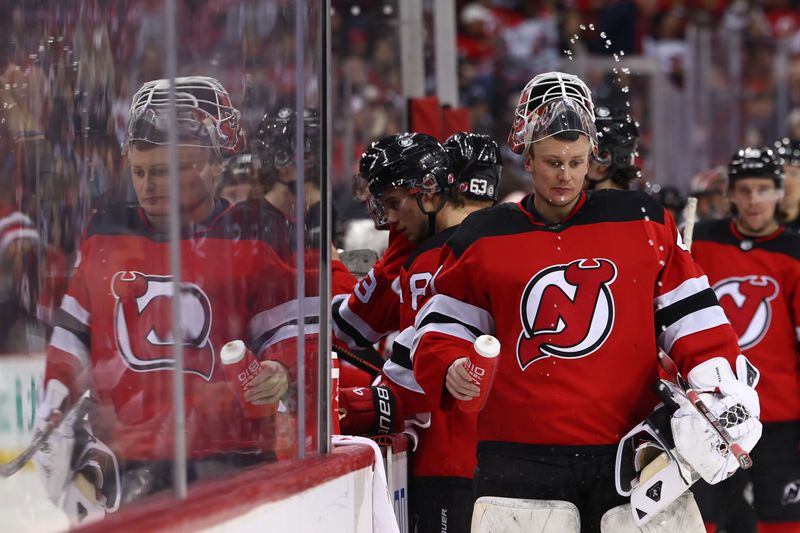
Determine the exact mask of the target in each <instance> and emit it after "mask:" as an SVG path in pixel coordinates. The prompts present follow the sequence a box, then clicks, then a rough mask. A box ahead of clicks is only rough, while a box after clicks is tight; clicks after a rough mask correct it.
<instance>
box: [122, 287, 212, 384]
mask: <svg viewBox="0 0 800 533" xmlns="http://www.w3.org/2000/svg"><path fill="white" fill-rule="evenodd" d="M111 292H112V294H113V295H114V298H116V300H117V303H116V305H115V307H114V333H115V335H116V341H117V347H118V348H119V351H120V353H121V354H122V357H123V359H124V360H125V363H126V364H127V365H128V366H129V367H130V368H132V369H133V370H136V371H137V372H148V371H154V370H165V369H170V368H174V366H175V359H174V355H173V351H174V344H175V341H174V339H173V336H172V322H171V320H170V317H171V316H172V308H171V306H172V303H171V298H170V296H172V293H173V285H172V277H170V276H149V275H146V274H142V273H141V272H117V273H116V274H115V275H114V277H113V278H112V280H111ZM180 305H181V322H182V323H183V339H182V342H183V359H184V365H183V366H184V372H186V373H189V374H197V375H198V376H201V377H203V378H204V379H206V380H210V379H211V375H212V374H213V373H214V347H213V346H212V344H211V342H210V341H209V338H208V334H209V331H210V330H211V304H210V302H209V300H208V296H206V294H205V292H203V290H202V289H201V288H200V287H198V286H197V285H195V284H194V283H181V288H180Z"/></svg>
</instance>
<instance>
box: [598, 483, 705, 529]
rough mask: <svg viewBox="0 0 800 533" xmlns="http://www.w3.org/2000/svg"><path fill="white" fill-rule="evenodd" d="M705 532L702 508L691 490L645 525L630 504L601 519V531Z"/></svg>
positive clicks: (611, 511)
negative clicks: (639, 522) (633, 511)
mask: <svg viewBox="0 0 800 533" xmlns="http://www.w3.org/2000/svg"><path fill="white" fill-rule="evenodd" d="M675 531H680V532H682V533H705V531H706V529H705V526H703V518H702V516H701V515H700V509H698V508H697V503H696V502H695V501H694V496H692V493H691V492H685V493H684V494H683V495H681V496H680V497H679V498H678V499H677V500H675V501H673V502H672V503H671V504H670V505H669V506H667V507H666V508H665V509H664V510H663V511H661V512H660V513H659V514H658V515H656V516H655V517H653V519H652V520H651V521H650V522H648V523H647V524H644V525H641V526H640V525H637V524H636V522H634V520H633V515H632V514H631V506H630V505H629V504H625V505H620V506H619V507H614V508H613V509H610V510H608V511H607V512H606V513H605V514H604V515H603V518H602V519H601V520H600V532H601V533H639V532H643V533H674V532H675Z"/></svg>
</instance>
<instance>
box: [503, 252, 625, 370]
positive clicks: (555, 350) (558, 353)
mask: <svg viewBox="0 0 800 533" xmlns="http://www.w3.org/2000/svg"><path fill="white" fill-rule="evenodd" d="M616 277H617V267H616V265H614V263H612V262H611V261H609V260H608V259H579V260H577V261H573V262H572V263H570V264H568V265H555V266H552V267H548V268H546V269H544V270H542V271H541V272H539V273H537V274H536V275H535V276H534V277H533V279H531V280H530V281H529V282H528V285H527V286H526V287H525V292H524V293H523V295H522V302H521V306H520V312H521V315H520V316H521V319H522V328H523V331H522V333H520V336H519V341H518V342H517V360H518V361H519V366H520V367H521V368H522V369H523V370H525V369H526V368H527V367H528V365H530V364H531V363H533V362H534V361H536V360H537V359H542V358H544V357H551V356H552V357H562V358H567V359H569V358H577V357H584V356H587V355H589V354H590V353H592V352H594V351H595V350H597V349H598V348H599V347H600V345H602V344H603V342H605V340H606V339H607V338H608V335H609V333H611V327H612V326H613V324H614V298H613V297H612V295H611V290H610V289H609V286H610V285H611V283H613V282H614V280H615V279H616Z"/></svg>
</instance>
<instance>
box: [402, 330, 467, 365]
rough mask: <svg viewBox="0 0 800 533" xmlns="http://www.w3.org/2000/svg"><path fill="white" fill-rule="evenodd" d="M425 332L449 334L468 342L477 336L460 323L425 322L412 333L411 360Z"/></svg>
mask: <svg viewBox="0 0 800 533" xmlns="http://www.w3.org/2000/svg"><path fill="white" fill-rule="evenodd" d="M426 333H443V334H445V335H450V336H451V337H456V338H458V339H461V340H465V341H467V342H469V343H473V342H475V339H477V338H478V337H477V335H475V334H474V333H473V332H472V331H471V330H470V329H469V328H467V327H464V326H463V325H462V324H457V323H448V324H427V325H426V326H424V327H423V328H422V329H418V330H417V332H416V334H415V335H414V341H413V342H412V343H411V361H414V356H415V355H416V351H417V347H418V346H419V343H420V341H421V340H422V336H423V335H425V334H426ZM464 355H466V354H464Z"/></svg>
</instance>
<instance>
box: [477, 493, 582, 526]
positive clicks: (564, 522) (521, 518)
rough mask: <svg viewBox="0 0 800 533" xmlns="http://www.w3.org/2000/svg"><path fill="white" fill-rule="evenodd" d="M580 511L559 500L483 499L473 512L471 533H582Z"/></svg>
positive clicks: (494, 497)
mask: <svg viewBox="0 0 800 533" xmlns="http://www.w3.org/2000/svg"><path fill="white" fill-rule="evenodd" d="M580 530H581V520H580V514H579V513H578V508H577V507H575V505H574V504H572V503H570V502H565V501H560V500H523V499H519V498H500V497H497V496H483V497H481V498H478V501H476V502H475V507H474V508H473V511H472V528H471V529H470V531H471V533H579V532H580Z"/></svg>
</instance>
